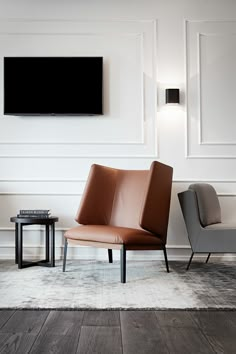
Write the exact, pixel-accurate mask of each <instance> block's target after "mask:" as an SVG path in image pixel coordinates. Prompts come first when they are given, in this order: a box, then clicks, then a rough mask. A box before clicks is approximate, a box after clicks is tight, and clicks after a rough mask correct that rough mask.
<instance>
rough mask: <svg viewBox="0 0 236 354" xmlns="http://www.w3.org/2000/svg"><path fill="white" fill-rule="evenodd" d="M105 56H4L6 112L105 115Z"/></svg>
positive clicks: (7, 113) (17, 113)
mask: <svg viewBox="0 0 236 354" xmlns="http://www.w3.org/2000/svg"><path fill="white" fill-rule="evenodd" d="M102 91H103V58H102V57H4V114H6V115H21V116H23V115H100V114H103V108H102V106H103V105H102V101H103V97H102V96H103V95H102Z"/></svg>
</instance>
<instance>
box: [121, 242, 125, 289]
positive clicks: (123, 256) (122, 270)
mask: <svg viewBox="0 0 236 354" xmlns="http://www.w3.org/2000/svg"><path fill="white" fill-rule="evenodd" d="M120 281H121V283H126V249H125V245H122V246H121V249H120Z"/></svg>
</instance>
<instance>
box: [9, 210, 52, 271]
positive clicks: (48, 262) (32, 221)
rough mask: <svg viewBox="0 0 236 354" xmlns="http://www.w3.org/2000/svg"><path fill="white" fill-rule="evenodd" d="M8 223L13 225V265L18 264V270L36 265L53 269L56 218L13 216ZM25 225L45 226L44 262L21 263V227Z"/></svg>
mask: <svg viewBox="0 0 236 354" xmlns="http://www.w3.org/2000/svg"><path fill="white" fill-rule="evenodd" d="M10 221H11V222H14V223H15V263H16V264H18V268H19V269H21V268H27V267H31V266H36V265H38V266H44V267H55V222H57V221H58V217H56V216H51V217H49V218H37V217H32V218H31V217H22V218H21V217H16V216H14V217H11V218H10ZM25 225H45V259H44V260H41V261H36V262H28V261H23V259H22V258H23V226H25ZM50 228H51V233H50ZM50 234H51V235H50ZM49 239H51V240H50V241H51V246H49ZM49 251H51V252H50V253H51V257H49Z"/></svg>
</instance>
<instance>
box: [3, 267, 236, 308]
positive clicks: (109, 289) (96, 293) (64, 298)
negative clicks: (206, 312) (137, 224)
mask: <svg viewBox="0 0 236 354" xmlns="http://www.w3.org/2000/svg"><path fill="white" fill-rule="evenodd" d="M169 266H170V273H169V274H168V273H167V272H166V268H165V264H164V262H162V261H142V262H141V261H127V283H126V284H121V283H120V264H119V262H117V261H115V262H114V263H113V264H109V263H108V262H105V261H104V262H101V261H78V260H73V261H68V262H67V271H66V272H65V273H63V272H62V262H61V261H59V262H56V267H55V268H45V267H31V268H25V269H21V270H18V268H17V265H15V264H14V262H13V261H0V308H1V309H6V308H16V309H19V308H25V309H68V310H69V309H87V310H89V309H91V310H92V309H159V310H160V309H211V308H212V309H217V308H220V309H236V281H235V280H236V262H217V263H216V262H215V263H213V261H210V263H208V264H204V263H201V262H199V261H195V262H193V263H192V265H191V268H190V270H189V271H188V272H187V271H186V270H185V269H186V262H177V261H176V262H169Z"/></svg>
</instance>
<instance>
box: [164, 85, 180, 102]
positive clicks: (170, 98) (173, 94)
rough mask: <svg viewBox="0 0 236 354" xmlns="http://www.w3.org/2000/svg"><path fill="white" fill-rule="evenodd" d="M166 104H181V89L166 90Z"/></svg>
mask: <svg viewBox="0 0 236 354" xmlns="http://www.w3.org/2000/svg"><path fill="white" fill-rule="evenodd" d="M166 103H179V89H177V88H171V89H166Z"/></svg>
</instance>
